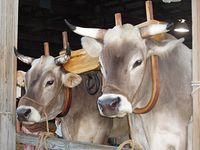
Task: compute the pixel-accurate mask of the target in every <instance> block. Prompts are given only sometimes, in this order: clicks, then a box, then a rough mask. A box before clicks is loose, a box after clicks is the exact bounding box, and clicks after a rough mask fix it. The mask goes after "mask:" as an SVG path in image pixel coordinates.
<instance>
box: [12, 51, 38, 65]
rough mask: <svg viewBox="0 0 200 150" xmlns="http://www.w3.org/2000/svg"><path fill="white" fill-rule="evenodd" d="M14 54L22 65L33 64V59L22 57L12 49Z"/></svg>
mask: <svg viewBox="0 0 200 150" xmlns="http://www.w3.org/2000/svg"><path fill="white" fill-rule="evenodd" d="M14 52H15V55H16V57H17V58H18V59H19V60H21V61H22V62H23V63H26V64H29V65H30V64H31V63H32V62H33V60H34V59H35V58H33V57H29V56H24V55H22V54H20V53H19V52H18V51H17V49H16V48H14Z"/></svg>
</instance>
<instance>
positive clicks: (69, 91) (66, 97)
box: [57, 87, 72, 117]
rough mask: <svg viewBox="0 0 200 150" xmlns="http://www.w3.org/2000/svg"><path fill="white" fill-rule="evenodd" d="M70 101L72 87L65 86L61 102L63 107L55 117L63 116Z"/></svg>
mask: <svg viewBox="0 0 200 150" xmlns="http://www.w3.org/2000/svg"><path fill="white" fill-rule="evenodd" d="M71 101H72V88H68V87H67V88H66V90H65V102H64V104H63V109H62V112H61V113H60V114H58V115H57V117H64V116H66V114H67V113H68V111H69V109H70V106H71Z"/></svg>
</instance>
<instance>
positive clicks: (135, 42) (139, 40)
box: [66, 22, 192, 150]
mask: <svg viewBox="0 0 200 150" xmlns="http://www.w3.org/2000/svg"><path fill="white" fill-rule="evenodd" d="M66 23H67V24H68V25H69V26H70V27H71V29H72V30H73V31H74V32H76V33H78V34H80V35H83V36H86V37H83V38H82V46H83V48H84V49H85V50H86V51H88V53H89V54H90V55H91V56H94V57H98V58H99V61H100V63H101V71H102V73H103V77H104V81H105V82H104V88H103V94H102V95H101V96H100V97H99V98H98V108H99V111H100V114H101V115H103V116H107V117H123V116H125V115H126V114H127V113H132V112H139V111H136V110H141V112H144V111H142V110H144V109H141V108H145V107H144V106H145V104H147V103H148V100H149V99H150V97H151V91H152V84H153V83H152V79H151V78H152V74H151V61H150V57H151V56H152V55H157V56H158V57H159V60H158V70H159V71H160V72H159V73H160V95H159V98H158V102H157V104H156V105H155V107H154V108H153V109H152V110H151V111H150V112H148V113H146V114H134V113H133V115H132V116H133V120H134V126H133V128H134V136H135V139H136V140H137V142H139V143H141V144H142V146H143V148H144V149H145V150H169V149H170V150H171V149H173V150H186V149H187V126H188V122H189V120H190V117H191V115H192V98H191V95H190V93H191V86H190V82H191V74H192V72H191V50H190V49H189V48H187V47H186V46H185V45H184V44H182V42H183V39H179V40H177V39H176V38H174V37H173V36H171V35H169V34H167V35H166V38H165V40H163V41H160V42H158V41H154V40H153V39H151V38H149V36H152V35H156V34H159V33H163V32H167V31H168V30H169V27H170V25H169V24H166V23H164V24H153V25H147V26H143V27H142V28H139V27H137V26H133V25H131V24H124V25H123V26H115V27H114V28H112V29H108V30H103V29H90V28H81V27H76V26H73V25H70V24H69V23H68V22H66ZM136 108H138V109H136Z"/></svg>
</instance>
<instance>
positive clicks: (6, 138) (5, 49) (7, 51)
mask: <svg viewBox="0 0 200 150" xmlns="http://www.w3.org/2000/svg"><path fill="white" fill-rule="evenodd" d="M17 23H18V0H1V1H0V31H1V32H0V68H1V71H0V149H2V150H15V148H16V136H15V116H16V115H15V109H16V108H15V106H16V57H15V55H14V50H13V49H14V47H17Z"/></svg>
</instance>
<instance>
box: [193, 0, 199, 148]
mask: <svg viewBox="0 0 200 150" xmlns="http://www.w3.org/2000/svg"><path fill="white" fill-rule="evenodd" d="M199 28H200V1H199V0H192V31H193V32H192V49H193V81H200V33H199ZM193 150H200V90H198V91H197V92H196V93H195V94H194V95H193Z"/></svg>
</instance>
